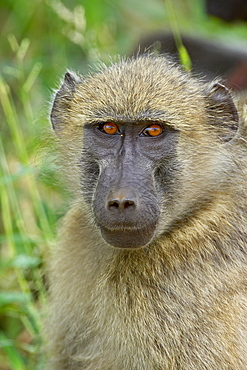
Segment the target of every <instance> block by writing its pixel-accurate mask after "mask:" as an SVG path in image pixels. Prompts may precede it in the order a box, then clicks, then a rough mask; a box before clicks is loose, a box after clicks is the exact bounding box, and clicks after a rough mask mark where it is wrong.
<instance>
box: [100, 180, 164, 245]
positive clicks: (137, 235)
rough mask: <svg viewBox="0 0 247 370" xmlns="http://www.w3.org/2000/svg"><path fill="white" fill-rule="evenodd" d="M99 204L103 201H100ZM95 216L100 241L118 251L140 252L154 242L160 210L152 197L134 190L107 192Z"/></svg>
mask: <svg viewBox="0 0 247 370" xmlns="http://www.w3.org/2000/svg"><path fill="white" fill-rule="evenodd" d="M101 200H102V198H101ZM99 202H100V200H99V199H98V200H97V199H96V209H95V211H96V212H95V215H96V220H97V223H98V225H99V227H100V229H101V234H102V237H103V238H104V239H105V240H106V242H107V243H109V244H110V245H112V246H114V247H119V248H139V247H143V246H145V245H147V244H148V243H149V242H150V240H151V239H152V238H153V235H154V232H155V229H156V225H157V220H158V216H159V209H158V204H157V200H156V199H155V202H154V195H153V194H151V193H150V194H149V196H148V195H144V194H142V192H141V191H140V190H139V189H138V188H137V187H135V186H123V187H114V188H113V189H109V190H108V192H107V194H106V197H105V201H103V202H102V203H101V204H100V206H98V207H97V204H99Z"/></svg>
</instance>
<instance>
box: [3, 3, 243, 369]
mask: <svg viewBox="0 0 247 370" xmlns="http://www.w3.org/2000/svg"><path fill="white" fill-rule="evenodd" d="M173 4H175V5H174V7H173ZM168 5H169V8H166V6H165V4H164V2H163V1H160V0H146V1H143V0H135V1H132V0H125V1H124V2H122V1H121V0H105V1H104V0H103V1H102V0H94V1H92V0H81V1H77V0H72V1H68V0H67V1H66V0H64V1H63V2H62V1H60V0H57V1H55V0H46V1H42V0H2V1H1V11H0V25H1V38H0V49H1V55H0V212H1V213H0V370H10V369H11V370H39V369H42V368H43V365H44V355H43V352H42V347H43V344H44V340H45V339H44V337H43V334H42V319H43V315H44V312H45V310H44V308H45V307H46V301H47V287H46V274H45V267H44V265H45V261H46V260H47V259H48V258H49V257H48V255H49V250H50V248H53V244H54V241H55V238H56V225H57V222H58V220H59V218H60V217H61V216H62V215H63V213H64V212H65V209H66V201H65V199H66V192H65V190H64V189H63V187H62V186H61V184H60V179H59V176H58V173H57V172H58V170H57V167H56V164H55V162H54V161H53V158H54V153H53V145H52V142H51V140H50V139H49V136H51V128H50V123H49V120H48V116H49V104H48V103H47V102H48V101H50V99H51V96H52V90H53V89H54V88H55V87H57V84H58V81H59V79H60V78H61V76H62V75H63V73H64V72H65V70H66V68H67V67H69V68H70V69H75V70H79V71H80V72H82V73H83V72H85V71H87V70H88V66H89V65H93V64H95V63H96V64H97V61H98V60H99V59H100V60H103V61H105V62H106V63H107V62H108V61H109V56H114V55H116V54H122V55H124V54H130V53H131V50H133V48H134V47H135V46H136V42H137V40H138V39H139V37H140V35H141V34H143V33H144V32H147V31H148V30H157V29H170V24H171V25H172V28H173V29H175V33H176V34H178V35H179V33H178V31H177V23H176V22H177V19H179V22H178V24H179V25H180V26H181V27H182V28H183V29H185V30H187V31H188V32H190V31H193V33H194V32H195V31H196V32H197V33H201V34H204V35H210V34H213V33H215V32H217V34H218V35H219V36H221V34H223V33H224V32H225V33H226V32H228V34H230V32H232V34H234V33H233V32H235V34H236V35H237V36H239V37H243V36H245V35H246V34H245V33H244V31H243V29H242V27H241V25H236V27H235V28H234V30H233V31H231V30H230V29H229V27H228V28H227V26H226V25H224V24H222V23H221V22H218V21H216V20H208V19H206V18H205V15H203V11H202V6H201V1H199V2H198V1H197V0H187V1H182V0H176V1H174V2H172V1H169V4H168ZM175 6H176V8H175ZM174 8H175V9H176V12H174ZM188 18H189V21H188ZM203 22H204V23H203ZM203 24H204V26H203ZM192 25H193V30H192ZM205 25H206V26H205ZM178 37H179V36H178ZM185 59H186V54H185Z"/></svg>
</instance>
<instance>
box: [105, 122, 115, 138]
mask: <svg viewBox="0 0 247 370" xmlns="http://www.w3.org/2000/svg"><path fill="white" fill-rule="evenodd" d="M102 131H104V132H105V133H106V134H108V135H114V134H116V133H117V132H118V126H117V125H116V124H115V123H110V122H108V123H105V124H104V126H103V128H102Z"/></svg>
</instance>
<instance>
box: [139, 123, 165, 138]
mask: <svg viewBox="0 0 247 370" xmlns="http://www.w3.org/2000/svg"><path fill="white" fill-rule="evenodd" d="M162 132H163V129H162V127H161V126H160V125H158V124H152V125H150V126H148V127H146V128H145V129H144V130H143V131H142V133H143V134H144V135H145V136H152V137H154V136H159V135H160V134H162Z"/></svg>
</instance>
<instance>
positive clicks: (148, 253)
mask: <svg viewBox="0 0 247 370" xmlns="http://www.w3.org/2000/svg"><path fill="white" fill-rule="evenodd" d="M234 101H235V100H234V97H232V96H231V93H230V91H229V90H228V89H227V88H225V87H224V86H223V85H222V84H221V83H220V82H218V81H213V82H210V83H203V82H201V81H200V80H199V79H197V78H195V77H193V76H191V75H190V74H189V73H187V72H185V71H184V70H183V69H182V67H180V66H176V65H174V64H173V62H171V61H170V60H169V58H168V57H166V56H155V55H143V56H139V57H136V58H135V57H133V58H129V59H120V60H119V61H118V62H116V63H112V65H110V66H109V67H104V66H102V67H100V68H99V70H98V71H97V72H96V73H95V74H90V75H89V76H86V77H83V76H80V75H76V74H74V73H71V72H67V73H66V75H65V78H64V81H63V83H62V86H61V87H60V89H59V90H58V92H57V94H56V96H55V100H54V104H53V107H52V112H51V121H52V125H53V128H54V130H55V137H56V138H57V139H56V140H57V141H58V145H59V150H60V152H61V158H62V160H61V162H62V164H63V168H64V173H65V175H66V177H67V180H68V181H67V184H68V186H69V188H70V189H71V192H72V194H73V197H72V201H71V203H72V204H71V209H70V210H69V211H68V213H67V215H66V216H65V218H64V219H63V222H62V225H61V230H60V234H59V241H58V245H57V246H56V248H54V252H53V256H52V257H51V263H50V273H49V279H50V315H49V318H48V324H47V331H48V337H49V341H50V347H49V352H50V361H49V364H48V365H47V369H49V370H82V369H86V370H175V369H176V370H178V369H179V370H201V369H207V370H240V369H241V370H244V369H246V368H247V336H246V334H247V328H246V324H247V320H246V317H247V311H246V308H247V300H246V271H247V270H246V261H247V259H246V240H247V219H246V210H247V208H246V203H247V200H246V194H247V192H246V155H247V148H246V139H245V137H246V132H245V131H246V127H245V122H244V119H243V114H242V113H241V114H240V113H239V112H240V111H238V109H237V108H236V106H237V104H236V103H234ZM242 111H244V108H243V109H242Z"/></svg>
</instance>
